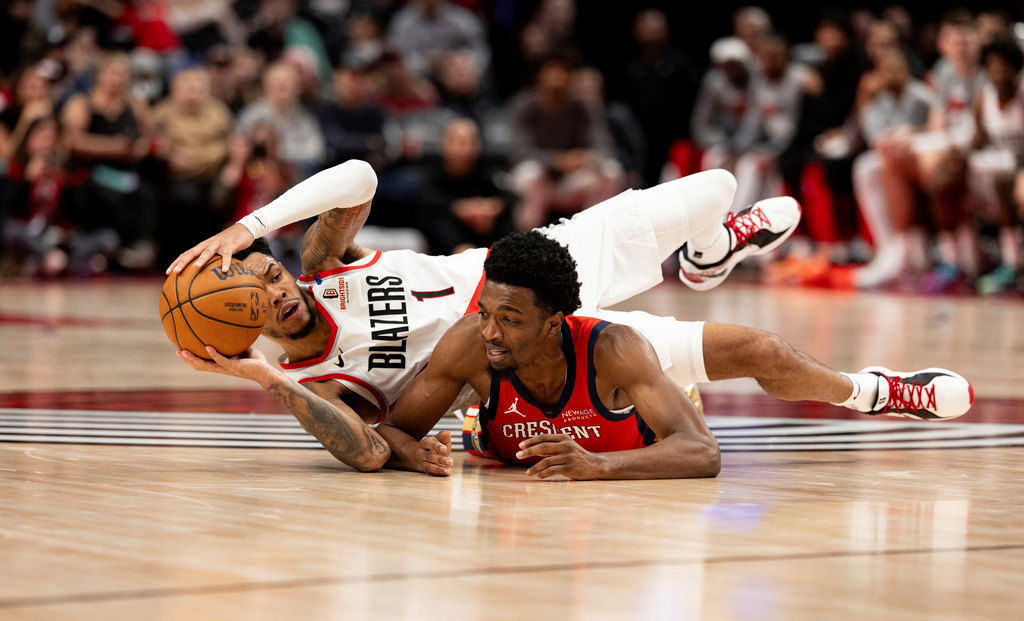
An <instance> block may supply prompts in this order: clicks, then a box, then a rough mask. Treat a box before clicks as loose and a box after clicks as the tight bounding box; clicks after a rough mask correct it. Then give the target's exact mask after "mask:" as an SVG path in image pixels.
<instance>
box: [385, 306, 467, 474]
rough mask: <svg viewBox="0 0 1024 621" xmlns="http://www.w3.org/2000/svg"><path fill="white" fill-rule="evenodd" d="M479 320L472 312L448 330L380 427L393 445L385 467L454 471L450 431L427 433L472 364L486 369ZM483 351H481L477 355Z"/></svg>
mask: <svg viewBox="0 0 1024 621" xmlns="http://www.w3.org/2000/svg"><path fill="white" fill-rule="evenodd" d="M477 325H478V318H477V316H476V315H470V316H468V317H465V318H463V319H461V320H459V321H458V322H457V323H456V324H455V325H454V326H452V327H451V328H449V329H448V331H447V332H445V334H444V336H443V337H441V340H440V341H439V342H438V344H437V347H435V348H434V353H433V354H432V355H431V357H430V364H428V365H427V368H425V369H424V370H423V371H422V372H421V373H420V374H419V375H417V376H416V378H415V379H414V380H413V381H412V383H411V384H410V385H409V386H408V387H407V388H406V389H405V390H404V391H402V395H401V396H400V397H399V398H398V401H397V402H396V403H395V406H394V407H393V408H392V409H391V412H390V413H389V414H388V417H387V419H386V420H385V421H384V423H383V424H381V425H380V426H379V427H377V431H378V432H380V434H381V436H383V437H384V439H385V440H386V441H387V443H388V444H389V445H390V446H391V458H390V459H389V460H388V463H387V465H388V466H389V467H392V468H398V469H401V470H413V471H418V472H424V473H426V474H432V475H435V476H448V475H449V474H451V466H452V459H451V434H448V433H447V432H442V433H440V434H438V435H437V436H434V437H429V438H428V437H424V436H426V435H427V433H429V432H430V430H431V428H433V426H434V425H436V424H437V421H439V420H441V417H442V416H444V414H445V412H447V411H448V409H449V408H450V407H451V406H452V404H453V403H455V399H456V398H458V396H459V393H460V392H461V391H462V387H463V386H464V385H465V384H466V383H470V382H471V377H470V375H471V370H472V369H473V368H486V366H482V367H481V364H483V365H486V361H483V360H481V358H483V342H482V341H481V340H480V332H479V329H478V327H477ZM478 350H479V353H477V352H478Z"/></svg>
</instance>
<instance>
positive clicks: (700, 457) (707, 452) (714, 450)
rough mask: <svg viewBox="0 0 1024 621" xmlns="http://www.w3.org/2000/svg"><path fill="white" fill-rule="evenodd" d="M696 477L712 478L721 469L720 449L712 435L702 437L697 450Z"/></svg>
mask: <svg viewBox="0 0 1024 621" xmlns="http://www.w3.org/2000/svg"><path fill="white" fill-rule="evenodd" d="M696 470H697V474H696V476H697V477H707V478H714V477H717V476H718V473H719V472H721V471H722V451H721V450H720V449H719V448H718V440H715V438H714V436H708V437H707V438H703V439H702V440H701V441H700V442H699V448H698V450H697V464H696Z"/></svg>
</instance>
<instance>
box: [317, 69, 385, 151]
mask: <svg viewBox="0 0 1024 621" xmlns="http://www.w3.org/2000/svg"><path fill="white" fill-rule="evenodd" d="M370 80H371V73H370V66H368V65H367V64H366V63H364V62H362V61H361V59H359V58H354V57H351V56H346V58H345V60H344V61H343V62H342V64H341V65H339V66H338V68H337V69H335V70H334V81H333V85H334V98H333V99H324V100H321V101H320V102H319V104H318V105H317V107H316V117H317V120H319V122H320V128H321V131H322V133H323V136H324V143H325V148H326V158H325V161H324V167H325V168H326V167H329V166H334V165H336V164H340V163H342V162H344V161H346V160H351V159H358V160H365V161H367V162H369V163H370V164H371V165H372V166H373V167H374V168H375V169H380V168H383V167H384V165H385V164H387V161H388V158H387V156H386V154H385V151H384V147H385V143H384V123H385V122H386V121H387V117H386V116H385V114H384V110H383V109H382V108H381V107H380V106H378V105H377V104H376V103H374V101H373V98H372V96H373V91H372V89H373V85H372V84H371V82H370Z"/></svg>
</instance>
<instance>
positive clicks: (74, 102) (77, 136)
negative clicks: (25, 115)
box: [62, 54, 157, 269]
mask: <svg viewBox="0 0 1024 621" xmlns="http://www.w3.org/2000/svg"><path fill="white" fill-rule="evenodd" d="M130 84H131V69H130V65H129V60H128V57H127V56H126V55H124V54H110V55H108V56H106V57H105V58H104V59H103V60H102V61H101V62H100V64H99V66H98V67H97V69H96V84H95V86H94V87H93V88H92V90H91V91H89V92H88V93H87V94H83V95H75V96H74V97H72V98H71V100H70V101H68V103H67V105H65V106H64V109H63V110H62V115H63V126H64V139H65V142H66V144H67V150H68V154H69V158H70V162H69V168H70V171H71V179H70V180H69V182H70V183H69V185H70V187H69V193H70V194H71V196H70V198H71V199H72V201H73V204H74V206H73V215H72V218H73V222H74V224H75V226H76V227H77V228H79V229H81V230H83V231H86V232H100V231H113V232H114V233H116V234H117V236H118V239H119V242H120V244H121V251H120V253H119V256H118V262H119V263H120V265H121V266H122V267H124V268H129V269H146V268H149V267H152V265H153V262H154V260H155V259H156V247H155V244H154V243H153V233H154V231H155V229H156V220H157V208H156V204H155V200H154V197H153V192H152V189H151V187H150V184H149V180H148V179H146V178H144V177H143V175H142V168H141V164H142V162H143V160H144V159H146V158H147V156H148V155H149V153H150V150H151V148H152V145H153V136H152V130H151V122H150V111H149V108H148V106H146V104H145V102H142V101H139V100H135V99H132V98H131V97H130V94H129V92H130V91H129V88H130Z"/></svg>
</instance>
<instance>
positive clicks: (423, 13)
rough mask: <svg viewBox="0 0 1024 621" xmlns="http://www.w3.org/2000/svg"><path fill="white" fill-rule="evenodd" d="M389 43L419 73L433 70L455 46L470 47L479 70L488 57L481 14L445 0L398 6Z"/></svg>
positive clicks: (460, 47)
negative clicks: (479, 16) (399, 7)
mask: <svg viewBox="0 0 1024 621" xmlns="http://www.w3.org/2000/svg"><path fill="white" fill-rule="evenodd" d="M388 43H389V44H390V45H391V47H393V48H394V49H396V50H398V52H400V53H401V55H402V56H403V58H404V59H405V62H406V65H407V67H408V68H409V69H410V70H411V71H412V72H414V73H416V74H418V75H420V76H427V75H430V74H432V73H434V71H435V70H436V69H437V63H438V62H439V61H440V60H441V58H442V57H443V56H444V55H445V54H447V53H449V52H454V51H455V50H461V49H465V50H469V51H470V52H471V53H472V55H473V61H474V63H475V64H476V68H477V70H478V71H481V72H483V71H486V69H487V67H488V65H489V64H490V60H491V51H490V48H489V47H488V46H487V40H486V37H485V33H484V27H483V24H482V23H481V22H480V18H478V17H477V16H476V15H474V14H473V13H471V12H470V11H467V10H466V9H464V8H462V7H460V6H457V5H455V4H453V3H451V2H449V1H448V0H412V1H411V2H409V3H408V4H407V5H405V6H404V7H402V8H401V9H399V11H398V12H397V13H395V15H394V17H393V18H392V19H391V27H390V28H389V29H388Z"/></svg>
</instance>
